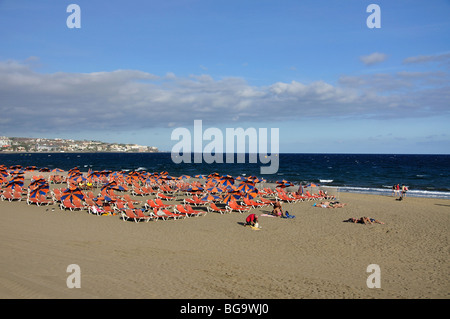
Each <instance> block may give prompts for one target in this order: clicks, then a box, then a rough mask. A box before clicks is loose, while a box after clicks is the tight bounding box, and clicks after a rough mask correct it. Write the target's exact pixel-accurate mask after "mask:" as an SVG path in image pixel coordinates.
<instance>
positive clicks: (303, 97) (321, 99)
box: [0, 61, 450, 134]
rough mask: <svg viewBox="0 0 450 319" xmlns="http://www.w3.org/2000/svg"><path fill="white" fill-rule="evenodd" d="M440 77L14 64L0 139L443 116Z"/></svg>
mask: <svg viewBox="0 0 450 319" xmlns="http://www.w3.org/2000/svg"><path fill="white" fill-rule="evenodd" d="M449 92H450V87H449V77H448V74H447V73H445V72H397V73H392V74H373V75H363V76H341V78H340V79H339V81H338V82H337V83H336V84H330V83H326V82H323V81H315V82H312V83H300V82H297V81H291V82H289V83H285V82H276V83H273V84H271V85H268V86H259V87H257V86H252V85H249V84H248V83H247V82H246V81H245V80H244V79H242V78H237V77H229V78H223V79H214V78H212V77H211V76H209V75H192V76H190V77H178V76H176V75H175V74H173V73H168V74H166V75H164V76H158V75H154V74H150V73H146V72H142V71H138V70H116V71H112V72H94V73H66V72H58V73H51V74H45V73H39V72H37V71H35V70H34V69H33V68H32V67H31V66H30V65H28V64H26V63H21V62H18V61H4V62H0V114H1V117H0V128H1V129H0V131H1V132H0V134H6V133H7V132H12V131H14V132H17V131H20V130H23V131H25V132H70V131H79V130H103V131H104V130H118V131H120V130H127V129H130V128H135V129H145V128H155V127H156V128H157V127H174V126H187V125H192V123H193V120H194V119H201V120H203V121H204V122H207V123H208V125H214V124H217V125H218V124H220V123H230V125H233V123H234V125H236V126H237V125H239V124H238V123H239V122H240V121H246V122H255V123H256V122H266V123H267V122H268V121H270V122H283V121H287V120H301V119H306V118H310V119H317V118H321V117H327V118H336V119H339V118H355V119H365V118H379V119H383V118H404V117H424V116H425V117H426V116H435V115H441V116H442V115H445V114H448V113H449V108H448V105H450V96H449V95H450V93H449Z"/></svg>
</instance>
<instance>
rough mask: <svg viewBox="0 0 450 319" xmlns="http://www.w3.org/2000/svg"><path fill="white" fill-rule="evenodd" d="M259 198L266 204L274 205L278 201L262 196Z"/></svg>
mask: <svg viewBox="0 0 450 319" xmlns="http://www.w3.org/2000/svg"><path fill="white" fill-rule="evenodd" d="M259 199H260V200H261V202H263V203H265V204H266V205H272V206H273V205H274V204H275V203H276V201H275V200H269V199H266V198H264V197H260V198H259Z"/></svg>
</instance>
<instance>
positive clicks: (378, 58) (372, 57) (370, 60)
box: [359, 52, 388, 65]
mask: <svg viewBox="0 0 450 319" xmlns="http://www.w3.org/2000/svg"><path fill="white" fill-rule="evenodd" d="M387 57H388V56H387V54H384V53H380V52H374V53H372V54H369V55H363V56H361V57H360V58H359V59H360V60H361V62H362V63H364V64H365V65H373V64H377V63H381V62H383V61H385V60H386V59H387Z"/></svg>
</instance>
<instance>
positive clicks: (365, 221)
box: [344, 217, 384, 225]
mask: <svg viewBox="0 0 450 319" xmlns="http://www.w3.org/2000/svg"><path fill="white" fill-rule="evenodd" d="M344 222H351V223H355V224H356V223H360V224H364V225H367V224H370V225H373V224H374V223H377V224H384V223H383V222H380V221H379V220H376V219H374V218H369V217H360V218H359V219H358V218H354V217H351V218H349V219H347V220H344Z"/></svg>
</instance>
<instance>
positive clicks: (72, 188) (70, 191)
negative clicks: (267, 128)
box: [0, 165, 315, 203]
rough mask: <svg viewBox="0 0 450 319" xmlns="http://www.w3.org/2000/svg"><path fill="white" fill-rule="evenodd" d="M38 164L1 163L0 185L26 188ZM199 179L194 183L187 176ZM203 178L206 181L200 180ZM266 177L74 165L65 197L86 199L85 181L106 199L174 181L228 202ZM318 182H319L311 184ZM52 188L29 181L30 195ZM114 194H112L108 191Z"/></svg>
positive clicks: (249, 194) (253, 190)
mask: <svg viewBox="0 0 450 319" xmlns="http://www.w3.org/2000/svg"><path fill="white" fill-rule="evenodd" d="M36 170H38V169H37V168H36V167H35V166H29V167H26V168H23V167H22V166H20V165H14V166H11V167H6V166H5V165H0V185H3V187H2V188H3V189H4V190H10V191H13V190H14V189H15V188H22V187H23V185H24V174H25V171H36ZM38 171H39V172H50V173H54V174H59V173H63V172H65V171H64V170H62V169H59V168H55V169H52V170H50V169H48V168H43V169H39V170H38ZM191 179H196V180H194V181H192V182H190V183H188V182H185V180H191ZM200 181H202V182H200ZM264 182H265V180H264V179H261V178H258V177H256V176H249V177H243V176H239V177H236V178H234V177H232V176H230V175H220V174H218V173H212V174H209V175H195V176H189V175H181V176H179V177H174V176H171V175H169V173H168V172H166V171H163V172H160V173H157V172H154V173H149V172H146V171H131V172H125V171H110V170H103V171H92V170H89V171H88V173H87V174H86V176H85V175H84V174H83V173H82V172H81V171H80V170H79V168H78V167H74V168H72V169H70V170H69V171H67V184H68V187H67V188H66V189H64V190H63V192H62V197H61V200H64V199H66V198H68V199H69V200H70V201H73V200H74V199H78V200H84V196H85V194H84V192H83V191H82V190H81V189H80V188H81V187H80V186H82V185H86V184H87V183H92V184H94V183H97V184H98V183H101V193H102V194H104V195H106V196H104V197H105V200H106V201H108V200H112V198H113V197H114V194H113V193H112V192H113V191H119V192H126V191H128V190H129V188H130V187H131V188H137V187H140V186H142V185H149V186H151V187H161V186H162V185H174V186H176V187H177V188H176V190H178V191H184V192H186V193H191V194H204V197H202V198H201V199H202V200H204V201H217V200H220V201H223V202H224V203H228V202H229V201H230V200H237V199H239V198H250V199H254V198H255V197H257V196H258V193H259V190H258V188H257V186H256V185H257V184H258V183H264ZM276 183H277V187H279V188H285V187H290V186H294V185H293V183H291V182H290V181H287V180H279V181H277V182H276ZM308 186H315V185H308ZM49 191H50V185H49V182H48V181H47V180H46V179H45V178H43V177H39V178H36V179H32V180H31V182H30V184H29V185H28V192H27V193H28V195H27V196H28V197H29V198H40V197H46V196H47V195H48V192H49ZM109 194H110V195H111V196H110V197H108V195H109ZM222 195H224V196H223V197H222Z"/></svg>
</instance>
